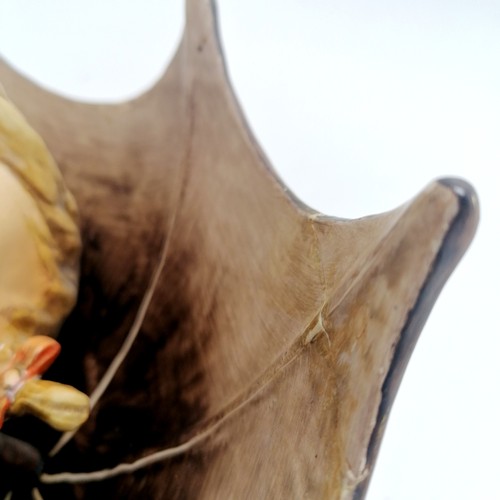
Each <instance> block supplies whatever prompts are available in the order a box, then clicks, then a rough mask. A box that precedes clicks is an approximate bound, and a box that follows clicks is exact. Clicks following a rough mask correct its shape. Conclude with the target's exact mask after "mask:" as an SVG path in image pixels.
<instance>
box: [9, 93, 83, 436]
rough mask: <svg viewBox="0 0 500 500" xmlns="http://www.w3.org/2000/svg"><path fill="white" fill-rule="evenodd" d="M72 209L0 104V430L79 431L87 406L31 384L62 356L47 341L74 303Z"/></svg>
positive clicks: (64, 391)
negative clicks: (7, 423)
mask: <svg viewBox="0 0 500 500" xmlns="http://www.w3.org/2000/svg"><path fill="white" fill-rule="evenodd" d="M79 255H80V235H79V230H78V225H77V216H76V206H75V203H74V200H73V198H72V197H71V195H70V194H69V192H68V191H67V189H66V187H65V186H64V183H63V182H62V178H61V175H60V173H59V171H58V170H57V167H56V166H55V163H54V160H53V159H52V157H51V156H50V154H49V153H48V151H47V149H46V147H45V145H44V143H43V141H42V140H41V139H40V137H39V136H38V135H37V134H36V133H35V132H34V131H33V130H32V129H31V128H30V126H29V125H28V123H27V122H26V121H25V120H24V118H23V117H22V116H21V115H20V114H19V112H18V111H17V110H16V109H15V107H14V106H13V105H12V104H11V103H9V102H8V101H7V100H6V99H4V98H2V97H0V266H1V267H0V269H1V271H0V428H1V427H2V425H3V421H4V418H5V416H6V415H7V416H8V415H21V414H24V413H31V414H35V415H37V416H38V417H40V418H42V420H44V421H45V422H47V423H48V424H49V425H51V426H52V427H55V428H56V429H58V430H71V429H74V428H76V427H78V426H80V425H81V424H82V423H83V422H84V420H85V419H86V417H87V416H88V406H89V404H88V398H87V397H86V396H85V395H83V394H81V393H80V392H78V391H76V389H73V388H71V387H67V386H64V385H61V384H57V383H54V382H47V381H43V382H42V381H39V380H37V379H38V377H40V376H41V375H42V374H43V373H44V372H45V370H46V369H47V368H48V367H49V366H50V365H51V364H52V362H53V361H54V359H55V358H56V357H57V355H58V354H59V351H60V346H59V344H58V343H57V342H56V341H55V340H54V339H53V338H51V337H49V336H48V335H50V336H54V335H56V333H57V331H58V329H59V326H60V323H61V321H62V320H63V319H64V318H65V317H66V315H67V314H68V312H69V311H70V309H71V308H72V307H73V305H74V304H75V301H76V294H77V289H78V283H77V276H78V266H79Z"/></svg>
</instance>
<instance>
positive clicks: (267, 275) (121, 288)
mask: <svg viewBox="0 0 500 500" xmlns="http://www.w3.org/2000/svg"><path fill="white" fill-rule="evenodd" d="M0 79H1V81H2V84H3V86H4V87H5V88H6V91H7V93H8V95H9V97H10V98H11V99H12V100H13V101H14V102H15V103H16V105H17V106H18V107H20V108H21V110H22V111H23V112H24V113H25V114H26V116H27V117H28V119H29V120H30V122H31V124H32V125H33V126H34V127H35V128H36V129H37V130H38V132H39V133H40V134H41V135H42V137H43V138H44V140H45V141H46V142H47V144H48V146H49V148H50V150H51V151H52V154H53V155H54V157H55V158H56V160H57V162H58V164H59V165H60V167H61V169H62V170H63V173H64V176H65V179H66V181H67V183H68V185H69V186H70V188H71V189H72V191H73V193H74V195H75V197H76V199H77V202H78V205H79V208H80V212H81V219H82V232H83V247H84V253H83V261H82V281H81V288H80V297H79V302H78V305H77V308H76V310H75V311H74V313H73V314H72V316H71V317H70V318H69V320H68V321H67V322H66V324H65V325H64V328H63V331H62V334H61V337H60V341H61V343H62V345H63V356H62V358H61V359H60V360H59V361H58V363H57V365H56V366H55V367H54V369H53V370H52V372H51V373H50V376H51V377H52V378H56V379H57V380H60V381H62V382H66V383H71V384H74V385H76V386H78V387H80V388H82V389H84V390H86V391H89V392H91V391H92V390H93V389H94V388H95V386H96V385H97V383H98V381H99V380H100V378H101V376H102V374H103V373H104V372H105V370H106V369H107V367H108V365H109V363H110V362H111V361H112V359H113V358H114V356H115V354H116V352H117V351H118V349H119V348H120V346H121V345H122V343H123V341H124V339H125V337H126V335H127V333H128V332H129V330H130V328H131V326H132V323H133V321H134V318H135V317H136V315H137V311H138V310H139V308H140V304H141V300H142V299H143V297H144V295H145V293H146V291H147V290H148V286H149V284H150V282H151V279H152V276H153V275H154V273H155V270H157V269H158V266H159V265H160V263H161V262H162V259H164V266H163V267H162V269H161V276H160V280H159V283H158V286H157V287H156V288H155V291H154V294H153V297H152V301H151V304H150V305H149V307H148V309H147V314H146V316H145V319H144V322H143V324H142V328H141V330H140V333H139V335H138V337H137V339H136V340H135V341H134V343H133V345H132V348H131V350H130V353H129V354H128V356H126V358H125V361H124V363H123V364H122V365H121V367H120V368H119V370H118V372H117V374H116V376H115V377H114V379H113V381H112V383H111V384H110V386H109V387H108V389H107V390H106V391H105V392H104V394H103V396H102V398H101V400H100V401H99V402H98V403H97V405H96V407H95V408H94V411H93V412H92V414H91V418H90V420H89V422H88V423H87V424H86V425H84V426H83V427H82V428H81V430H80V432H79V433H78V434H77V435H76V436H75V438H74V439H73V440H72V441H70V442H69V443H68V444H67V445H66V446H65V447H64V448H63V449H62V450H61V451H60V452H59V453H58V454H57V455H56V456H55V457H53V458H48V459H47V460H46V463H45V473H47V474H50V473H57V472H63V471H72V472H77V471H94V470H98V469H102V468H110V467H114V466H115V465H117V464H119V463H123V462H134V461H135V460H137V459H138V458H140V457H142V456H146V455H149V454H151V453H153V452H155V451H157V450H160V449H163V448H165V447H174V446H178V445H181V444H182V443H186V442H192V443H193V444H192V445H190V446H188V447H187V449H185V450H183V452H182V453H180V454H178V455H176V456H174V457H171V458H167V459H165V460H162V461H160V462H158V463H156V464H154V465H150V466H148V467H145V468H143V469H141V470H139V471H137V472H134V473H127V474H122V475H118V476H115V477H112V478H110V479H107V480H104V481H97V482H89V483H82V484H78V485H75V486H68V485H54V484H41V485H40V491H41V492H42V494H43V496H44V498H46V499H48V498H59V497H61V495H63V496H64V497H65V498H69V497H70V496H71V495H73V496H74V497H75V498H87V497H89V498H91V497H92V495H94V496H99V497H104V496H105V495H107V496H108V497H112V498H169V499H183V498H205V499H212V498H342V499H347V498H352V497H353V496H354V495H355V494H357V495H358V497H359V496H360V495H361V496H362V495H363V494H364V486H365V485H366V482H367V478H368V477H369V475H370V473H371V471H372V468H373V463H374V456H373V453H374V452H373V450H375V449H376V446H375V445H374V444H373V443H374V439H375V438H374V436H377V435H378V431H379V429H382V422H383V421H385V420H384V419H385V417H386V411H384V418H381V416H380V413H379V412H380V408H381V404H382V405H383V406H384V408H385V409H386V410H388V409H389V407H390V404H387V401H386V400H385V399H384V398H383V395H384V393H383V388H384V387H386V386H387V384H388V382H387V380H388V374H389V373H393V372H394V370H395V368H394V367H395V364H394V363H396V364H398V363H401V361H399V360H398V359H396V358H395V357H394V352H395V350H397V346H398V344H399V341H400V339H401V332H402V331H404V330H405V325H407V323H408V320H409V318H410V317H411V316H412V315H417V313H418V314H420V312H418V311H415V307H416V306H417V305H418V304H419V303H420V302H419V300H420V297H421V293H422V290H424V289H425V286H426V283H428V282H429V279H430V277H431V276H432V274H433V271H434V270H435V263H436V259H437V258H438V255H439V252H440V248H441V247H442V245H443V242H444V241H446V238H447V235H449V234H450V231H451V228H452V227H454V223H455V221H456V220H458V219H460V218H462V217H465V216H466V217H467V218H468V220H469V221H471V222H470V224H469V225H468V226H467V225H466V226H465V229H464V230H463V231H462V232H461V233H460V234H461V238H462V240H461V241H460V245H459V246H460V252H463V251H464V250H465V248H466V247H467V244H468V242H469V241H470V239H471V238H472V235H473V232H474V228H475V221H476V218H477V208H476V206H475V201H474V200H475V198H474V195H473V193H472V192H469V193H467V196H468V199H469V200H470V202H471V203H470V204H471V206H473V207H474V208H473V210H472V211H471V212H470V213H468V214H465V215H464V212H463V210H462V209H461V206H462V205H461V201H460V196H458V195H457V192H456V190H455V189H454V188H453V186H454V184H453V183H451V184H449V185H445V184H443V183H439V182H437V183H433V184H431V185H430V186H429V187H428V188H427V189H426V190H424V191H423V192H422V193H421V194H420V195H419V196H417V197H416V198H415V199H414V200H412V201H411V202H410V203H408V204H407V205H405V206H403V207H400V208H398V209H396V210H394V211H393V212H389V213H386V214H382V215H378V216H374V217H370V218H365V219H360V220H354V221H345V220H338V219H335V218H329V217H326V216H322V215H320V214H317V213H315V212H314V211H313V210H311V209H309V208H308V207H305V206H304V205H302V204H301V203H300V202H299V201H297V200H296V199H295V198H294V197H293V196H292V195H290V193H289V192H288V191H287V190H286V189H285V188H284V186H283V185H282V183H281V182H280V181H279V179H277V177H276V175H275V173H274V172H273V171H272V169H271V168H270V167H269V165H268V164H267V162H266V160H265V159H264V156H263V154H262V152H261V151H260V149H259V147H258V146H257V145H256V143H255V140H254V138H253V136H252V135H251V133H250V132H249V130H248V127H247V126H246V123H245V122H244V119H243V118H242V114H241V111H240V109H239V107H238V105H237V103H236V101H235V98H234V95H233V93H232V91H231V89H230V86H229V84H228V81H227V77H226V72H225V68H224V62H223V59H222V55H221V51H220V46H219V40H218V38H217V30H216V26H215V19H214V12H213V6H212V4H211V2H209V1H208V0H188V2H187V26H186V30H185V34H184V38H183V41H182V43H181V45H180V47H179V50H178V53H177V55H176V57H175V58H174V60H173V62H172V64H171V65H170V67H169V69H168V71H167V72H166V73H165V75H164V77H163V78H162V79H161V80H160V81H159V82H158V83H157V84H156V85H155V86H154V87H153V88H152V89H151V90H150V91H149V92H147V93H146V94H145V95H143V96H142V97H140V98H138V99H136V100H133V101H131V102H128V103H124V104H120V105H113V106H102V105H95V106H92V105H86V104H81V103H75V102H71V101H68V100H65V99H62V98H60V97H57V96H54V95H52V94H49V93H47V92H45V91H43V90H41V89H39V88H37V87H36V86H34V85H33V84H32V83H30V82H28V81H26V80H25V79H23V78H22V77H20V76H19V75H17V74H16V73H15V72H13V71H12V70H11V69H10V68H8V66H6V65H5V64H3V65H0ZM455 240H456V241H458V240H457V238H455ZM454 264H455V262H451V263H450V264H449V265H448V267H447V268H446V272H451V269H452V268H453V266H454ZM430 306H431V304H429V303H425V304H424V306H423V309H422V311H421V317H425V315H426V314H427V312H428V310H429V309H430ZM421 326H422V325H420V327H419V328H416V329H415V332H414V333H412V335H413V337H412V338H416V335H418V332H419V331H420V328H421ZM417 330H418V331H417ZM408 356H409V354H408ZM405 359H406V358H405ZM392 398H393V394H392V395H391V401H392ZM17 427H18V430H16V431H15V432H18V433H20V434H22V435H23V437H24V438H26V439H31V441H30V442H33V439H37V442H36V444H37V446H39V447H40V448H42V449H43V450H44V451H45V452H47V451H48V449H49V448H50V446H51V445H52V444H53V443H54V441H55V440H54V438H53V434H49V433H48V432H47V431H46V430H44V429H41V430H40V429H39V431H38V437H36V438H33V436H29V435H28V434H29V433H28V432H27V431H26V429H25V428H24V430H23V429H19V428H20V427H22V426H21V425H18V426H17ZM12 432H13V433H14V430H12ZM23 433H24V434H23ZM192 439H194V441H189V440H192ZM360 485H361V486H362V487H363V489H361V486H360ZM356 489H357V493H355V491H356Z"/></svg>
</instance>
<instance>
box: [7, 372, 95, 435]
mask: <svg viewBox="0 0 500 500" xmlns="http://www.w3.org/2000/svg"><path fill="white" fill-rule="evenodd" d="M10 411H11V413H14V414H17V415H21V414H23V413H31V414H33V415H35V416H37V417H38V418H40V419H41V420H43V421H44V422H46V423H47V424H49V425H50V426H51V427H53V428H54V429H57V430H59V431H72V430H75V429H77V428H78V427H79V426H80V425H82V424H83V422H85V420H87V418H88V416H89V411H90V409H89V398H88V397H87V396H86V395H85V394H83V393H82V392H80V391H78V390H77V389H75V388H74V387H71V386H69V385H63V384H59V383H57V382H51V381H48V380H28V381H27V382H26V383H25V384H24V385H23V386H22V387H21V388H20V389H19V391H18V392H17V394H16V397H15V399H14V401H13V403H12V406H11V408H10Z"/></svg>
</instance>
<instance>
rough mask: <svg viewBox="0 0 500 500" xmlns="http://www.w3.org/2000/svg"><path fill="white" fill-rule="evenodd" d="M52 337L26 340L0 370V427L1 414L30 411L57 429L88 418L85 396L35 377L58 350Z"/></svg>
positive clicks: (76, 423) (67, 387)
mask: <svg viewBox="0 0 500 500" xmlns="http://www.w3.org/2000/svg"><path fill="white" fill-rule="evenodd" d="M60 349H61V348H60V345H59V343H58V342H56V341H55V340H54V339H52V338H50V337H44V336H35V337H30V338H29V339H27V340H26V341H25V342H24V343H23V344H22V345H21V346H20V347H19V348H18V349H17V351H16V352H15V353H14V355H13V356H12V358H11V360H10V361H9V362H8V363H7V365H6V367H5V368H4V369H3V371H1V372H0V428H1V427H2V423H3V419H4V416H5V414H6V413H7V411H8V412H10V413H12V414H14V415H21V414H23V413H32V414H34V415H35V416H37V417H38V418H40V419H42V420H43V421H45V422H46V423H48V424H49V425H50V426H52V427H54V428H55V429H57V430H60V431H69V430H74V429H76V428H77V427H79V426H80V425H81V424H82V423H83V422H85V420H86V419H87V418H88V414H89V400H88V397H87V396H86V395H85V394H83V393H81V392H80V391H78V390H76V389H75V388H73V387H70V386H68V385H63V384H59V383H56V382H50V381H46V380H38V377H39V376H40V375H41V374H42V373H43V372H44V371H45V370H46V369H47V368H48V367H49V366H50V365H51V364H52V362H53V361H54V360H55V358H56V357H57V355H58V354H59V352H60Z"/></svg>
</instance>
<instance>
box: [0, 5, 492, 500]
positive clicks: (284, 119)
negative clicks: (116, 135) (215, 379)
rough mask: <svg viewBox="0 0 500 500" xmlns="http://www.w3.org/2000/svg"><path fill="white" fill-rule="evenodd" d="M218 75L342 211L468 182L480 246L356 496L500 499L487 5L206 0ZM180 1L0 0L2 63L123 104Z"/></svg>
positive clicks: (284, 164) (300, 188)
mask: <svg viewBox="0 0 500 500" xmlns="http://www.w3.org/2000/svg"><path fill="white" fill-rule="evenodd" d="M218 4H219V18H220V25H221V31H222V39H223V44H224V49H225V53H226V57H227V60H228V67H229V73H230V76H231V79H232V82H233V85H234V87H235V90H236V93H237V95H238V97H239V99H240V102H241V104H242V106H243V108H244V110H245V113H246V116H247V118H248V120H249V122H250V124H251V126H252V128H253V131H254V133H255V135H256V136H257V138H258V140H259V141H260V143H261V145H262V146H263V148H264V150H265V151H266V153H267V155H268V157H269V159H270V161H271V163H272V164H273V166H274V167H275V168H276V170H277V171H278V173H279V175H280V176H281V177H282V178H283V179H284V181H285V182H286V183H287V184H288V185H289V186H290V188H291V190H292V191H294V192H295V193H296V194H297V196H298V197H299V198H301V199H302V200H303V201H304V202H306V203H307V204H309V205H311V206H313V207H314V208H316V209H318V210H320V211H322V212H324V213H327V214H329V215H336V216H341V217H359V216H363V215H368V214H372V213H376V212H381V211H385V210H389V209H392V208H394V207H395V206H397V205H399V204H401V203H403V202H405V201H407V200H408V199H409V198H411V197H412V196H413V195H415V194H416V193H417V192H418V191H420V190H421V189H422V188H423V187H424V186H425V185H426V184H427V183H428V182H429V181H431V180H432V179H434V178H436V177H441V176H449V175H453V176H460V177H463V178H466V179H468V180H469V181H470V182H471V183H472V184H473V185H474V186H475V188H476V189H477V191H478V194H479V199H480V204H481V212H482V213H481V222H480V227H479V230H478V234H477V236H476V239H475V241H474V242H473V245H472V247H471V249H470V251H469V252H468V253H467V254H466V256H465V258H464V260H463V261H462V262H461V263H460V264H459V267H458V269H457V271H456V272H455V273H454V274H453V276H452V277H451V279H450V281H449V283H448V285H447V286H446V287H445V289H444V291H443V292H442V295H441V297H440V299H439V300H438V302H437V304H436V307H435V309H434V311H433V313H432V314H431V317H430V318H429V320H428V323H427V325H426V327H425V329H424V331H423V333H422V336H421V338H420V341H419V343H418V345H417V348H416V350H415V352H414V355H413V358H412V360H411V362H410V365H409V367H408V369H407V372H406V375H405V377H404V380H403V383H402V385H401V388H400V392H399V394H398V397H397V399H396V403H395V405H394V408H393V411H392V413H391V418H390V421H389V425H388V429H387V432H386V435H385V438H384V442H383V445H382V449H381V452H380V455H379V458H378V463H377V467H376V470H375V473H374V476H373V479H372V482H371V486H370V490H369V493H368V500H399V499H401V500H422V499H424V500H426V499H436V500H442V499H445V500H446V499H453V500H466V499H467V500H469V499H482V500H488V499H491V500H498V499H500V482H499V481H498V477H499V472H498V465H499V460H498V449H499V447H500V430H499V423H500V402H499V394H500V391H499V385H500V361H499V355H500V341H499V333H500V331H499V330H500V328H499V324H498V323H499V321H498V318H497V316H496V312H497V311H496V308H497V307H499V299H500V292H499V283H500V266H499V265H498V260H499V257H498V256H499V255H500V223H499V217H500V2H498V1H497V0H461V1H459V2H458V1H452V0H433V1H431V0H421V1H419V2H413V1H410V0H383V1H380V2H370V1H368V0H351V1H347V0H330V1H326V0H309V1H305V0H300V1H299V0H287V1H285V0H253V1H252V2H235V1H234V0H233V1H230V0H219V2H218ZM183 17H184V13H183V3H182V0H147V1H144V0H142V1H141V0H106V1H102V0H86V1H83V0H73V1H67V0H0V54H1V55H2V56H3V57H5V58H6V59H7V60H8V61H9V62H10V63H11V64H13V65H14V66H15V67H17V68H18V69H19V70H21V71H22V72H24V73H25V74H27V75H29V76H30V77H32V78H33V79H35V80H36V81H38V82H39V83H40V84H42V85H43V86H45V87H47V88H49V89H52V90H55V91H57V92H59V93H62V94H64V95H67V96H71V97H75V98H78V99H83V100H86V101H96V100H97V101H119V100H123V99H126V98H129V97H132V96H134V95H137V94H139V93H141V92H142V91H143V90H144V89H145V88H147V87H149V86H150V85H152V83H153V82H154V80H155V79H157V78H158V77H159V76H160V74H161V73H162V72H163V70H164V68H165V66H166V65H167V64H168V62H169V60H170V58H171V57H172V55H173V53H174V51H175V48H176V44H177V42H178V40H179V38H180V35H181V32H182V25H183Z"/></svg>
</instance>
